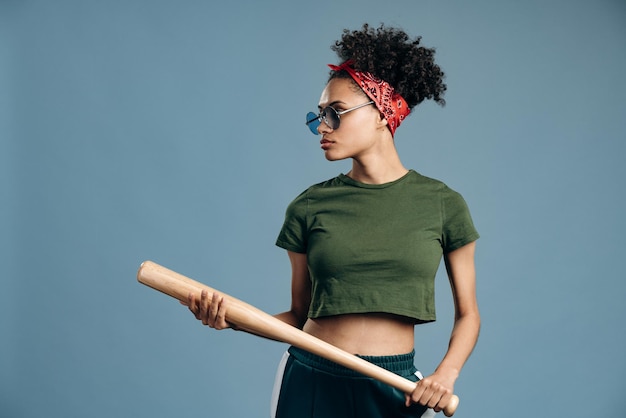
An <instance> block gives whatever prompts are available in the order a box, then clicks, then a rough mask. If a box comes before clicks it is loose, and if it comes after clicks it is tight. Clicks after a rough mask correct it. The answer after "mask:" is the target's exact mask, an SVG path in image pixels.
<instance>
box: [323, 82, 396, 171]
mask: <svg viewBox="0 0 626 418" xmlns="http://www.w3.org/2000/svg"><path fill="white" fill-rule="evenodd" d="M369 101H370V99H369V97H367V96H366V95H365V93H363V92H361V91H358V89H357V87H356V86H355V84H354V82H352V80H351V79H347V78H334V79H332V80H330V81H329V82H328V84H327V85H326V87H325V88H324V90H323V91H322V95H321V97H320V102H319V106H318V108H319V110H320V111H321V110H322V109H323V108H325V107H326V106H330V107H332V108H334V109H335V110H337V111H338V112H341V111H344V110H348V109H351V108H353V107H357V106H359V105H361V104H363V103H367V102H369ZM381 126H382V128H383V129H381ZM317 130H318V132H319V134H320V136H321V140H320V144H321V148H322V149H323V150H324V155H325V156H326V159H328V160H331V161H334V160H341V159H345V158H359V157H360V156H363V155H364V154H366V153H369V152H375V151H376V145H377V144H378V143H379V141H380V136H381V135H382V133H383V132H384V131H385V130H386V131H388V129H387V128H386V121H385V120H384V119H383V118H381V115H380V112H379V111H378V109H377V108H376V106H375V105H374V104H371V105H369V106H364V107H361V108H359V109H355V110H352V111H350V112H347V113H344V114H343V115H341V116H340V124H339V127H338V128H337V129H331V128H330V127H329V126H328V125H327V124H326V123H324V122H323V121H322V123H321V124H320V126H319V127H318V128H317Z"/></svg>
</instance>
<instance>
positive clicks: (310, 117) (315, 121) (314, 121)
mask: <svg viewBox="0 0 626 418" xmlns="http://www.w3.org/2000/svg"><path fill="white" fill-rule="evenodd" d="M306 124H307V126H308V127H309V129H310V130H311V132H313V133H314V134H315V135H317V134H318V132H317V128H318V127H319V126H320V118H319V115H318V114H317V113H313V112H309V113H307V114H306Z"/></svg>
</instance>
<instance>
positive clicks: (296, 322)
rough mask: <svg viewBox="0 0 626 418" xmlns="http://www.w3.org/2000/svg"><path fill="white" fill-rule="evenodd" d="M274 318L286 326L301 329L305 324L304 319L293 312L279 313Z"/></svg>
mask: <svg viewBox="0 0 626 418" xmlns="http://www.w3.org/2000/svg"><path fill="white" fill-rule="evenodd" d="M274 317H275V318H277V319H280V320H281V321H283V322H284V323H286V324H289V325H291V326H293V327H296V328H299V329H302V327H303V326H304V323H305V322H306V317H304V318H303V317H302V316H301V315H298V314H296V312H294V311H292V310H291V311H286V312H281V313H279V314H276V315H274Z"/></svg>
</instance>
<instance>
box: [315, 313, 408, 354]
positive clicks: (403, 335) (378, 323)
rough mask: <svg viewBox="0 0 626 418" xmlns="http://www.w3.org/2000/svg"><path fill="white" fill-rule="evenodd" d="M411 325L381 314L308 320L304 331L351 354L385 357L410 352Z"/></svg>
mask: <svg viewBox="0 0 626 418" xmlns="http://www.w3.org/2000/svg"><path fill="white" fill-rule="evenodd" d="M414 327H415V324H414V322H412V321H410V320H408V319H407V318H404V317H401V316H396V315H390V314H382V313H365V314H347V315H336V316H328V317H323V318H315V319H311V318H309V319H308V320H307V321H306V323H305V324H304V328H303V330H304V331H305V332H306V333H308V334H311V335H313V336H315V337H317V338H319V339H321V340H324V341H326V342H327V343H330V344H332V345H334V346H335V347H339V348H341V349H342V350H344V351H347V352H349V353H352V354H360V355H365V356H388V355H394V354H405V353H409V352H410V351H411V350H413V341H414Z"/></svg>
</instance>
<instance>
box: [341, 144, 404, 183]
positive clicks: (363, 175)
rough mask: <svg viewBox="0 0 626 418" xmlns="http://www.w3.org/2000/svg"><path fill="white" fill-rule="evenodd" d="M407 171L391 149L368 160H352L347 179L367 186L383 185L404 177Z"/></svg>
mask: <svg viewBox="0 0 626 418" xmlns="http://www.w3.org/2000/svg"><path fill="white" fill-rule="evenodd" d="M408 171H409V170H407V169H406V168H405V167H404V165H403V164H402V162H401V161H400V157H399V156H398V153H397V152H396V150H395V147H394V148H393V152H388V153H384V154H375V155H373V156H371V157H369V158H353V159H352V170H350V172H349V173H348V174H347V176H348V177H350V178H352V179H354V180H356V181H358V182H361V183H367V184H384V183H389V182H392V181H395V180H398V179H399V178H400V177H402V176H404V175H406V173H408Z"/></svg>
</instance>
